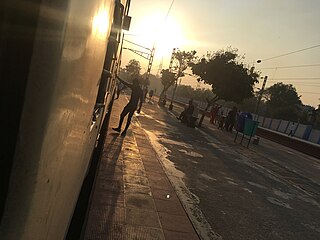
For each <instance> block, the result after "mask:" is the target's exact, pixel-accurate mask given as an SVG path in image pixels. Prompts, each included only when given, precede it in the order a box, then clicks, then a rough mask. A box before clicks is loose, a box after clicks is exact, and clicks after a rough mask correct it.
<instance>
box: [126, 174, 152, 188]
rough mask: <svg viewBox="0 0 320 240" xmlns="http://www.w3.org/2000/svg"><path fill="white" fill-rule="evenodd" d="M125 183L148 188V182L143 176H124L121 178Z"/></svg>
mask: <svg viewBox="0 0 320 240" xmlns="http://www.w3.org/2000/svg"><path fill="white" fill-rule="evenodd" d="M123 179H124V182H125V183H132V184H139V185H143V186H149V181H148V178H147V177H144V176H135V175H130V174H125V175H124V176H123Z"/></svg>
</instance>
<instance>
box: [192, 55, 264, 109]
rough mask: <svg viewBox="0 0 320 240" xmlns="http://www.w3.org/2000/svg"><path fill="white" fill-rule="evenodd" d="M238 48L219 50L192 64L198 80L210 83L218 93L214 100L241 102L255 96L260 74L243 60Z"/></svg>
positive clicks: (213, 90)
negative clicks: (254, 87)
mask: <svg viewBox="0 0 320 240" xmlns="http://www.w3.org/2000/svg"><path fill="white" fill-rule="evenodd" d="M242 60H243V57H240V56H239V55H238V52H237V49H227V50H219V51H217V52H215V53H213V54H212V55H211V56H209V57H207V58H203V59H201V60H200V61H199V62H198V63H196V64H194V65H193V66H192V72H193V74H195V75H197V76H198V81H203V82H204V83H207V84H210V85H211V86H212V92H213V93H214V94H215V95H216V97H215V98H214V99H212V102H214V101H217V100H219V99H223V100H226V101H233V102H236V103H241V102H242V101H243V100H244V99H246V98H250V97H252V96H253V86H254V84H255V83H257V82H258V77H259V74H258V73H257V72H255V71H254V68H250V69H249V68H248V67H246V65H245V64H244V63H243V62H242Z"/></svg>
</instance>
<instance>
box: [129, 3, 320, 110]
mask: <svg viewBox="0 0 320 240" xmlns="http://www.w3.org/2000/svg"><path fill="white" fill-rule="evenodd" d="M171 3H172V0H158V1H157V0H152V1H151V0H132V2H131V9H130V12H129V15H130V16H132V22H131V28H130V31H129V32H127V34H130V35H126V36H125V39H127V40H130V41H133V42H135V43H137V44H141V45H143V46H146V47H149V48H152V46H153V44H154V43H155V45H156V54H155V61H154V63H153V70H152V72H153V73H157V70H158V68H159V67H158V66H159V64H160V61H161V58H162V57H163V68H168V65H169V59H170V54H171V52H172V48H173V47H178V48H179V49H181V50H187V51H188V50H196V51H197V52H198V55H199V56H201V55H203V54H205V53H206V52H208V51H211V52H212V51H216V50H219V49H222V48H226V47H228V46H231V47H233V48H238V49H239V53H240V54H244V55H245V57H246V58H245V61H246V62H247V63H248V64H253V63H255V62H256V61H257V60H258V59H262V62H261V63H260V64H256V63H255V66H256V69H257V70H260V71H261V76H266V75H267V76H268V79H269V80H268V83H267V87H268V86H271V85H272V84H274V83H276V82H284V83H291V84H293V85H294V86H295V87H296V88H297V91H298V93H299V94H300V95H301V99H302V101H303V103H304V104H309V105H313V106H316V105H317V104H319V103H320V100H319V98H320V46H318V47H315V48H312V49H309V50H305V51H301V52H299V53H295V54H290V55H288V56H284V57H279V58H275V59H270V60H267V59H268V58H272V57H275V56H279V55H282V54H286V53H289V52H293V51H297V50H300V49H305V48H309V47H312V46H317V45H320V30H319V29H320V0H304V1H302V0H228V1H227V0H199V1H194V0H175V1H174V2H173V5H172V8H171V10H170V12H169V15H168V17H166V15H167V12H168V10H169V7H170V5H171ZM125 46H127V47H132V48H136V47H134V46H132V45H130V44H129V43H125ZM132 58H135V59H137V60H139V61H140V63H141V65H142V67H143V68H146V67H147V62H148V61H147V60H145V59H143V58H141V57H139V56H137V55H134V54H133V53H131V52H129V51H128V50H124V63H123V65H125V64H126V63H127V61H128V60H130V59H132ZM264 59H266V60H265V61H263V60H264ZM301 65H318V66H309V67H291V68H281V67H287V66H301ZM266 68H271V69H266ZM144 71H145V69H143V70H142V72H144ZM182 83H183V84H190V85H193V86H196V84H197V82H196V80H193V79H190V78H189V79H183V80H182ZM261 84H262V83H259V84H258V85H257V87H260V86H261ZM201 87H203V85H201Z"/></svg>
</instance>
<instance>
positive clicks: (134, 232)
mask: <svg viewBox="0 0 320 240" xmlns="http://www.w3.org/2000/svg"><path fill="white" fill-rule="evenodd" d="M125 239H126V240H165V238H164V235H163V232H162V231H161V229H158V228H147V227H136V226H126V238H125Z"/></svg>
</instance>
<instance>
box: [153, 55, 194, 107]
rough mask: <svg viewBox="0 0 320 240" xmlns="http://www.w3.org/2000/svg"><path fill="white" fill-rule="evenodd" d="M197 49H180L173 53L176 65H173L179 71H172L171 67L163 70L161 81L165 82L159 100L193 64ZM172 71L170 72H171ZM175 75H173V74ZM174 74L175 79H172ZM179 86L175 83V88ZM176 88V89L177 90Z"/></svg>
mask: <svg viewBox="0 0 320 240" xmlns="http://www.w3.org/2000/svg"><path fill="white" fill-rule="evenodd" d="M196 53H197V52H196V51H190V52H186V51H180V50H178V51H177V52H174V53H173V55H172V58H173V59H172V60H173V61H174V62H175V64H176V66H174V67H173V69H175V70H177V72H174V73H173V72H170V70H169V69H166V70H164V71H162V72H161V73H162V77H161V79H162V80H161V81H162V84H163V90H162V92H161V94H160V99H159V101H161V99H162V98H163V96H164V95H165V93H166V91H167V90H168V89H169V87H171V86H172V85H173V84H174V83H177V80H178V79H179V78H180V77H183V76H184V71H185V70H186V69H187V68H188V67H189V66H190V65H191V63H193V61H194V60H195V59H196V56H195V55H196ZM163 73H164V74H165V76H164V77H165V78H164V79H165V80H163ZM169 73H170V74H169ZM171 73H172V74H173V75H172V74H171ZM172 76H173V79H172ZM176 88H177V84H176V85H175V89H176ZM175 89H174V91H175Z"/></svg>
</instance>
